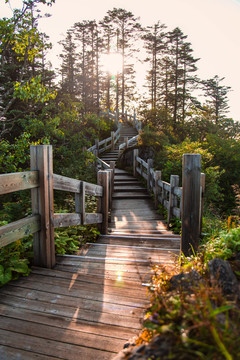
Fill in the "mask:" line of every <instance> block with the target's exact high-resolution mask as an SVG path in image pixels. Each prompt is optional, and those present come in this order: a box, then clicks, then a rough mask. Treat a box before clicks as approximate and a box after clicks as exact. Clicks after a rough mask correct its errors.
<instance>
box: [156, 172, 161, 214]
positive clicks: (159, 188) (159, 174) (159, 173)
mask: <svg viewBox="0 0 240 360" xmlns="http://www.w3.org/2000/svg"><path fill="white" fill-rule="evenodd" d="M161 179H162V172H161V171H160V170H156V171H155V194H154V195H155V208H156V209H157V208H158V204H159V199H158V197H159V196H160V193H161V186H159V184H158V181H160V180H161Z"/></svg>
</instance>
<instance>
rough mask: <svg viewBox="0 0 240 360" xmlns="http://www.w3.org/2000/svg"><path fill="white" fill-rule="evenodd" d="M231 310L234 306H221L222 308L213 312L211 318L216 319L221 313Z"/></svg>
mask: <svg viewBox="0 0 240 360" xmlns="http://www.w3.org/2000/svg"><path fill="white" fill-rule="evenodd" d="M231 309H232V305H225V306H221V307H219V308H217V309H215V310H213V311H211V314H210V317H215V316H216V315H218V314H221V313H223V312H225V311H228V310H231Z"/></svg>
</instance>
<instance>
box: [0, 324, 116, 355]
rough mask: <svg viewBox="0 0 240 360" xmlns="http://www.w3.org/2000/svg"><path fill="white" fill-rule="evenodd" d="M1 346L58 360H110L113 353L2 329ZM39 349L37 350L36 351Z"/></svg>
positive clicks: (0, 332)
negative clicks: (80, 358)
mask: <svg viewBox="0 0 240 360" xmlns="http://www.w3.org/2000/svg"><path fill="white" fill-rule="evenodd" d="M0 344H1V345H4V346H11V347H13V348H15V349H21V350H25V351H26V350H27V351H31V352H33V353H34V352H37V353H38V354H42V355H47V356H53V357H54V356H55V357H57V359H64V360H76V359H79V356H81V357H82V358H83V359H89V360H96V359H97V358H99V359H103V360H109V359H111V358H112V357H113V353H110V352H107V351H101V350H95V349H89V348H86V347H83V346H76V345H73V344H68V343H62V342H60V341H53V340H49V339H44V338H36V337H34V336H31V335H24V334H19V333H17V336H16V333H13V332H11V331H6V330H1V329H0ZM36 349H37V350H36Z"/></svg>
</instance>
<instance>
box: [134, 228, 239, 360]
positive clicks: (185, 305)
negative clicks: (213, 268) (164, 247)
mask: <svg viewBox="0 0 240 360" xmlns="http://www.w3.org/2000/svg"><path fill="white" fill-rule="evenodd" d="M227 226H228V225H227V224H226V227H227ZM239 254H240V227H236V228H231V229H226V230H222V231H221V232H219V234H218V235H217V236H215V237H212V238H211V239H210V240H209V241H207V242H205V243H204V244H202V245H201V247H200V249H199V252H198V254H195V255H192V256H191V257H189V258H186V257H184V256H182V257H181V259H180V262H179V263H176V267H175V274H176V273H179V271H182V272H184V273H189V272H191V271H197V272H198V274H199V276H200V280H199V279H198V280H197V281H193V280H191V283H190V284H189V286H187V288H185V287H184V286H182V285H179V286H177V287H173V286H172V282H171V281H170V279H171V278H172V276H173V275H174V273H173V271H171V269H170V270H169V269H166V268H163V267H161V266H155V267H154V269H153V270H154V276H153V278H152V284H151V287H150V288H149V292H150V296H151V305H150V307H149V308H148V311H147V313H146V316H145V321H144V328H143V330H142V333H141V335H140V337H139V338H138V341H137V344H141V343H143V342H149V341H150V340H151V339H152V338H153V337H154V336H156V335H158V336H164V339H165V340H164V341H166V343H168V344H170V345H169V352H168V355H166V356H165V357H164V356H163V357H161V360H164V359H180V360H181V359H184V360H186V359H209V360H212V359H216V360H221V359H227V360H234V359H240V328H239V321H240V306H239V301H238V300H237V299H235V298H233V297H232V298H229V297H226V296H224V295H223V293H222V289H221V288H220V287H219V286H218V285H217V284H216V283H214V282H211V281H210V279H209V273H208V262H209V260H211V259H213V258H215V257H218V258H222V259H224V260H229V261H230V263H231V261H233V260H236V259H238V257H239ZM238 261H239V260H237V261H236V263H237V264H238V267H237V268H234V267H233V271H234V272H235V275H236V276H237V277H238V278H239V279H240V272H239V271H240V269H239V266H240V265H239V262H238Z"/></svg>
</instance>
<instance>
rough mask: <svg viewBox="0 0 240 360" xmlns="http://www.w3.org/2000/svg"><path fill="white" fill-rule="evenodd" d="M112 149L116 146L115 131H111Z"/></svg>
mask: <svg viewBox="0 0 240 360" xmlns="http://www.w3.org/2000/svg"><path fill="white" fill-rule="evenodd" d="M111 138H112V139H111V150H114V147H115V142H114V141H115V135H114V131H111Z"/></svg>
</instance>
